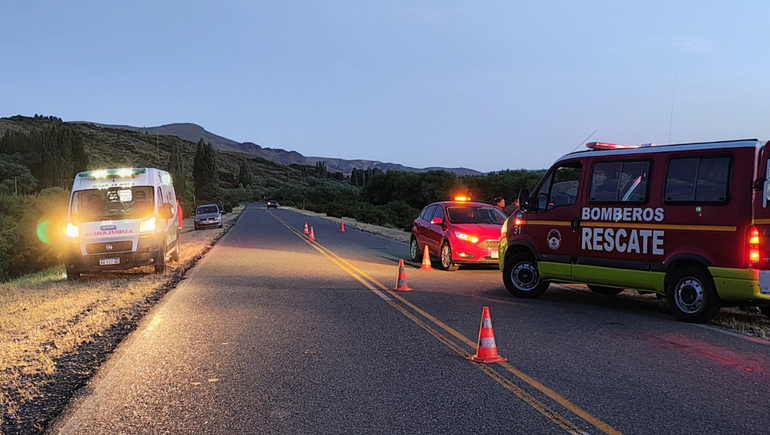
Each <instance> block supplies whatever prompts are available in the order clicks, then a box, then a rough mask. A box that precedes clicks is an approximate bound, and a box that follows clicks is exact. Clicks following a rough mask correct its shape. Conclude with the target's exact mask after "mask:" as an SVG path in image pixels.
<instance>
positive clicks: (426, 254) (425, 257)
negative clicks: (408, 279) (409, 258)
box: [420, 245, 433, 270]
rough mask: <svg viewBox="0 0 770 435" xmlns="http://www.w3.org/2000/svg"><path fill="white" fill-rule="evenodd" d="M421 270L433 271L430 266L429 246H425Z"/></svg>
mask: <svg viewBox="0 0 770 435" xmlns="http://www.w3.org/2000/svg"><path fill="white" fill-rule="evenodd" d="M420 270H433V268H432V267H431V265H430V253H429V252H428V245H425V251H423V255H422V266H420Z"/></svg>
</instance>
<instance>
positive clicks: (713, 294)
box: [666, 266, 721, 323]
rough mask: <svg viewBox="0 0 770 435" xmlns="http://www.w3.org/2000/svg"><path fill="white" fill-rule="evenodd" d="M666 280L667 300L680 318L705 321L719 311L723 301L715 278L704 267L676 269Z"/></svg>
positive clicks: (692, 321) (686, 320)
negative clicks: (718, 292)
mask: <svg viewBox="0 0 770 435" xmlns="http://www.w3.org/2000/svg"><path fill="white" fill-rule="evenodd" d="M666 281H667V283H666V302H667V303H668V308H669V309H670V310H671V312H673V313H674V316H676V317H677V318H678V319H679V320H683V321H685V322H691V323H705V322H708V321H709V320H711V318H713V317H714V316H716V315H717V313H718V312H719V307H720V305H721V302H720V300H719V296H718V295H717V291H716V286H715V285H714V280H713V279H712V278H711V275H710V274H709V273H708V272H707V271H706V270H705V269H703V268H702V267H698V266H685V267H682V268H680V269H676V270H674V271H673V272H671V273H670V276H669V277H668V279H667V280H666Z"/></svg>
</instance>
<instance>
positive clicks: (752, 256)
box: [749, 227, 759, 263]
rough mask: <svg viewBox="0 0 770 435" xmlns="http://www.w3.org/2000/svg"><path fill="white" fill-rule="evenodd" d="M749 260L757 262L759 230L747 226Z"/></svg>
mask: <svg viewBox="0 0 770 435" xmlns="http://www.w3.org/2000/svg"><path fill="white" fill-rule="evenodd" d="M749 261H750V262H752V263H758V262H759V230H758V229H757V227H751V228H749Z"/></svg>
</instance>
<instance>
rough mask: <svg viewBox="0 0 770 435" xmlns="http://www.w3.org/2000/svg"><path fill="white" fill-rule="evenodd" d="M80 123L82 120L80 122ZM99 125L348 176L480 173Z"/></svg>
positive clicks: (169, 128) (185, 131)
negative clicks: (361, 172) (358, 172)
mask: <svg viewBox="0 0 770 435" xmlns="http://www.w3.org/2000/svg"><path fill="white" fill-rule="evenodd" d="M81 122H82V121H81ZM92 125H94V126H98V127H102V128H113V129H122V130H130V131H135V132H140V133H148V134H151V135H155V133H156V132H157V134H159V135H173V136H178V137H180V138H182V139H186V140H188V141H192V142H197V141H198V140H199V139H200V138H203V140H205V141H206V142H211V143H212V145H214V147H215V148H217V149H219V150H221V151H229V152H241V153H247V154H252V155H255V156H258V157H262V158H264V159H267V160H271V161H273V162H276V163H281V164H284V165H292V164H296V165H308V166H315V164H316V162H326V167H327V168H328V169H329V170H330V171H336V172H342V173H343V174H346V175H350V173H351V172H353V169H354V168H355V169H368V168H372V169H380V170H382V171H389V170H393V171H402V172H427V171H431V170H444V171H448V172H453V173H455V174H457V175H481V172H479V171H476V170H473V169H468V168H439V167H431V168H413V167H409V166H404V165H401V164H398V163H385V162H380V161H377V160H346V159H338V158H333V157H313V156H304V155H302V154H300V153H298V152H296V151H286V150H284V149H280V148H264V147H262V146H260V145H258V144H256V143H253V142H242V143H239V142H236V141H234V140H231V139H228V138H225V137H222V136H219V135H217V134H214V133H211V132H210V131H208V130H206V129H205V128H203V127H201V126H200V125H197V124H191V123H177V124H166V125H161V126H158V127H132V126H129V125H110V124H92Z"/></svg>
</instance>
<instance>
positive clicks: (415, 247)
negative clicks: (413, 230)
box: [409, 237, 420, 261]
mask: <svg viewBox="0 0 770 435" xmlns="http://www.w3.org/2000/svg"><path fill="white" fill-rule="evenodd" d="M409 259H410V260H412V261H420V244H419V243H417V238H416V237H412V240H411V241H410V242H409Z"/></svg>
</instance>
